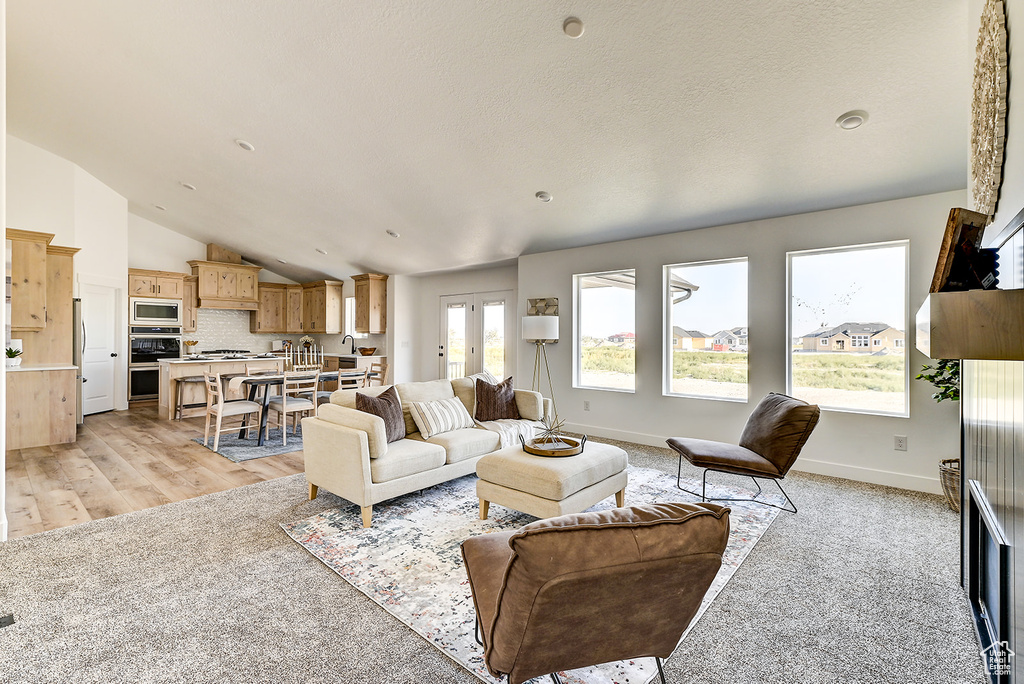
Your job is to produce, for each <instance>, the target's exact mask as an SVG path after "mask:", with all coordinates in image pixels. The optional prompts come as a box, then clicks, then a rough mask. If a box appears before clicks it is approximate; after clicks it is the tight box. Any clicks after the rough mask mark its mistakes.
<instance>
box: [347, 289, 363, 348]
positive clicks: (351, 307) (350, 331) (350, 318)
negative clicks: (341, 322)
mask: <svg viewBox="0 0 1024 684" xmlns="http://www.w3.org/2000/svg"><path fill="white" fill-rule="evenodd" d="M345 334H346V335H351V336H352V337H354V338H355V339H357V340H362V339H365V338H366V337H367V334H366V333H357V332H356V298H355V297H345Z"/></svg>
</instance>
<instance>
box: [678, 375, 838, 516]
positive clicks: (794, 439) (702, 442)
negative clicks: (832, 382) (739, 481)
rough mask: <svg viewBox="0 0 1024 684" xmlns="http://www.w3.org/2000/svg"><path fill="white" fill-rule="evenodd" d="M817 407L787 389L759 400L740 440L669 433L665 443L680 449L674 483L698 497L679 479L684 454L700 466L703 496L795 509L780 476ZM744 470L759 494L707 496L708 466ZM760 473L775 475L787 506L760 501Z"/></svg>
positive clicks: (803, 439) (723, 470)
mask: <svg viewBox="0 0 1024 684" xmlns="http://www.w3.org/2000/svg"><path fill="white" fill-rule="evenodd" d="M820 415H821V409H820V408H818V407H817V406H815V405H814V404H808V403H807V402H806V401H801V400H800V399H794V398H793V397H789V396H786V395H785V394H778V393H776V392H772V393H770V394H769V395H768V396H766V397H765V398H764V399H762V400H761V403H759V404H758V405H757V406H756V407H755V408H754V411H753V413H751V414H750V417H749V418H747V424H746V425H745V426H744V428H743V434H742V435H740V443H739V444H738V445H736V444H726V443H725V442H712V441H710V440H706V439H692V438H689V437H672V438H670V439H669V440H667V441H668V445H669V446H670V447H672V448H673V449H675V450H676V451H677V452H678V453H679V470H678V471H677V472H676V486H677V487H679V489H682V490H683V491H684V492H686V493H687V494H693V495H694V496H697V495H698V494H697V492H691V491H690V490H688V489H683V487H682V484H681V479H682V473H683V459H684V458H685V459H686V460H687V461H689V462H690V463H691V464H693V465H695V466H697V467H698V468H703V469H704V481H703V485H702V487H701V492H700V495H699V496H700V498H701V501H753V502H755V503H759V504H764V505H765V506H772V507H774V508H780V509H782V510H784V511H789V512H790V513H796V504H794V503H793V500H792V499H790V498H789V494H786V490H784V489H783V488H782V483H781V482H780V480H782V479H784V478H785V477H786V473H788V472H789V469H790V468H791V467H792V466H793V463H795V462H796V458H797V456H799V455H800V450H801V449H803V446H804V444H806V443H807V438H808V437H810V436H811V431H813V430H814V426H815V425H817V424H818V417H819V416H820ZM709 470H713V471H716V472H719V473H731V474H733V475H746V476H748V477H750V478H751V479H753V480H754V484H755V485H757V494H755V495H754V498H752V499H735V498H734V499H708V498H707V488H708V471H709ZM758 478H765V479H770V480H774V481H775V484H776V485H777V486H778V487H779V491H780V492H782V495H783V496H784V497H786V501H787V502H788V503H789V506H790V507H789V508H786V507H785V506H776V505H775V504H773V503H768V502H767V501H760V500H758V499H757V495H758V494H760V493H761V484H760V483H759V482H758V481H757V479H758Z"/></svg>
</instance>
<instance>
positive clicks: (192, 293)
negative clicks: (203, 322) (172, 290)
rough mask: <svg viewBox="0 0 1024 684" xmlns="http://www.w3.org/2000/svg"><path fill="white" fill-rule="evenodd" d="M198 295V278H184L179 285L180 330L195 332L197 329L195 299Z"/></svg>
mask: <svg viewBox="0 0 1024 684" xmlns="http://www.w3.org/2000/svg"><path fill="white" fill-rule="evenodd" d="M198 295H199V278H197V277H196V276H185V278H184V279H183V281H182V285H181V329H182V331H183V332H195V331H196V329H197V328H198V327H199V324H198V321H197V317H196V298H197V297H198Z"/></svg>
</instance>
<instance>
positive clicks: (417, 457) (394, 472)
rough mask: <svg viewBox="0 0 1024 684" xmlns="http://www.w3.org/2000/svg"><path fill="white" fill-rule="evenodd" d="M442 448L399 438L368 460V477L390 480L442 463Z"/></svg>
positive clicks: (374, 480) (438, 465)
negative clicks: (382, 451) (384, 450)
mask: <svg viewBox="0 0 1024 684" xmlns="http://www.w3.org/2000/svg"><path fill="white" fill-rule="evenodd" d="M444 456H445V454H444V448H443V447H440V446H438V445H437V444H431V443H429V442H421V441H419V440H415V439H400V440H398V441H397V442H392V443H391V444H389V445H388V452H387V453H386V454H384V455H383V456H380V457H379V458H374V459H371V460H370V479H371V480H372V481H373V482H390V481H391V480H397V479H398V478H400V477H406V476H407V475H415V474H416V473H422V472H424V471H427V470H433V469H434V468H440V467H441V466H443V465H444Z"/></svg>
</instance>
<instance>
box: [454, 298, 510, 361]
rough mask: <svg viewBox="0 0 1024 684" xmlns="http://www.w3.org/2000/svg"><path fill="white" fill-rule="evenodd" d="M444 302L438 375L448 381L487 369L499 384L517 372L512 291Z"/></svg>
mask: <svg viewBox="0 0 1024 684" xmlns="http://www.w3.org/2000/svg"><path fill="white" fill-rule="evenodd" d="M440 299H441V312H440V313H441V320H440V331H441V339H440V342H439V344H438V357H439V359H440V369H439V374H440V377H442V378H447V379H449V380H451V379H453V378H462V377H465V376H467V375H472V374H473V373H479V372H480V371H481V370H484V369H487V370H488V371H490V373H491V374H492V375H494V377H496V378H498V379H499V380H500V379H502V378H505V377H508V376H509V375H512V373H513V371H514V353H513V351H514V350H513V347H512V343H513V338H514V333H515V329H516V328H515V317H514V314H515V304H514V301H513V293H512V291H511V290H504V291H501V292H476V293H472V294H461V295H446V296H443V297H441V298H440Z"/></svg>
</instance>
